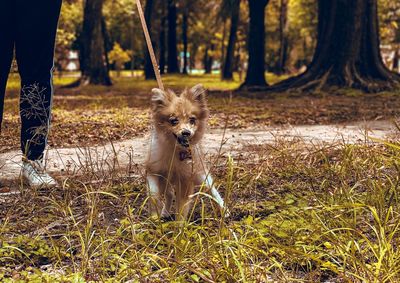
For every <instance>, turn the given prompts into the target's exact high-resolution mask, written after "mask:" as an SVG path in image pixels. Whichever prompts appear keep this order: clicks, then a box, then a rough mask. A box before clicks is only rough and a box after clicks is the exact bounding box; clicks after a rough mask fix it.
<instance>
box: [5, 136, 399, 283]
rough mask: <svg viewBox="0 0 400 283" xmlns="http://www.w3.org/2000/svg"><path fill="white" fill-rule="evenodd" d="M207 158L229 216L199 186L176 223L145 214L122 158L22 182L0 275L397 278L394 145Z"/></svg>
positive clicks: (12, 205) (286, 144)
mask: <svg viewBox="0 0 400 283" xmlns="http://www.w3.org/2000/svg"><path fill="white" fill-rule="evenodd" d="M214 157H215V158H216V156H213V158H214ZM218 160H219V161H218V162H217V163H216V164H214V166H213V175H214V176H215V177H216V179H217V183H218V187H219V189H220V191H222V192H223V194H224V195H225V199H226V201H227V204H228V207H229V208H230V210H231V213H232V216H231V217H230V218H229V219H224V218H221V217H220V215H219V213H218V210H217V209H215V210H214V205H213V204H212V203H211V202H210V200H209V199H208V198H206V197H203V198H199V199H197V203H196V209H195V211H194V213H193V217H192V219H191V221H190V222H188V223H186V224H184V225H182V223H177V222H159V221H157V220H155V219H151V218H148V217H147V213H146V210H145V206H146V193H145V191H146V188H145V186H144V185H143V184H144V179H143V177H142V175H141V174H140V171H136V170H134V171H135V172H134V174H132V171H131V170H132V169H129V170H128V168H127V169H126V170H122V171H108V170H105V171H101V172H91V171H90V168H87V170H88V171H86V172H87V174H85V176H71V177H68V176H66V177H64V178H63V179H64V182H63V186H62V188H60V189H57V190H55V191H51V192H33V191H30V190H28V189H26V188H23V189H22V188H21V193H20V194H19V195H16V196H10V197H9V198H8V199H6V200H5V202H4V203H3V204H2V206H1V219H2V220H1V226H0V227H1V228H0V266H1V267H0V277H1V280H2V281H3V282H15V281H18V280H19V282H25V281H29V282H36V281H37V282H93V281H101V282H127V281H129V280H130V281H129V282H328V281H329V282H379V283H380V282H398V281H399V280H400V274H399V272H400V270H399V269H398V266H399V261H400V251H399V245H398V244H399V242H398V238H399V233H400V229H399V225H400V224H399V223H400V217H399V212H400V207H399V194H398V184H399V177H400V167H399V165H400V147H399V145H397V144H390V143H386V144H382V145H371V144H359V145H343V144H336V145H330V146H326V147H322V146H321V147H317V146H311V145H308V144H304V143H303V142H301V141H283V140H281V141H277V142H276V144H274V145H264V146H258V147H253V148H251V149H249V150H248V152H244V153H243V155H242V156H241V158H240V159H237V160H236V159H234V158H231V157H228V158H227V159H226V158H223V157H222V156H220V157H219V159H218ZM255 160H256V161H255ZM128 171H130V173H129V172H128ZM34 280H36V281H34Z"/></svg>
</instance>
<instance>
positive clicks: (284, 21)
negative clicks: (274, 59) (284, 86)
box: [276, 0, 289, 74]
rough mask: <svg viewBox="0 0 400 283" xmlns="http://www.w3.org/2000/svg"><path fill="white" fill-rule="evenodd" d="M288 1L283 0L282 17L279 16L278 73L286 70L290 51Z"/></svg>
mask: <svg viewBox="0 0 400 283" xmlns="http://www.w3.org/2000/svg"><path fill="white" fill-rule="evenodd" d="M288 2H289V0H281V6H280V17H279V41H280V46H279V60H278V64H277V68H276V72H277V74H283V73H285V72H286V61H287V52H288V45H289V42H288V35H287V33H288V28H289V26H288Z"/></svg>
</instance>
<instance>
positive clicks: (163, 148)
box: [146, 85, 224, 219]
mask: <svg viewBox="0 0 400 283" xmlns="http://www.w3.org/2000/svg"><path fill="white" fill-rule="evenodd" d="M152 107H153V108H152V109H153V121H154V129H153V132H152V138H151V143H150V150H149V156H148V159H147V164H146V170H147V184H148V189H149V202H150V203H149V210H150V214H151V215H152V216H158V217H160V216H161V217H162V218H170V217H171V216H172V215H173V213H172V212H171V207H172V201H173V196H174V193H175V197H176V198H175V202H176V213H177V215H179V216H180V217H181V218H182V219H186V218H187V216H188V213H189V211H190V208H191V195H193V193H194V192H195V189H196V188H197V189H198V188H199V187H201V186H202V184H204V185H205V186H206V187H207V188H208V189H209V190H210V192H211V195H212V197H213V199H214V200H215V201H216V202H217V204H218V205H219V206H220V207H221V209H222V210H224V201H223V199H222V198H221V196H220V195H219V193H218V191H217V190H216V189H215V187H214V186H213V180H212V178H211V176H210V174H209V170H208V168H206V166H205V164H204V163H203V161H202V156H203V154H202V149H201V147H200V141H201V139H202V137H203V135H204V131H205V128H206V125H207V119H208V115H209V111H208V108H207V101H206V91H205V89H204V88H203V86H202V85H196V86H195V87H193V88H191V89H186V90H185V91H184V92H183V93H182V94H180V95H176V94H175V93H174V92H172V91H171V90H167V91H162V90H160V89H153V96H152Z"/></svg>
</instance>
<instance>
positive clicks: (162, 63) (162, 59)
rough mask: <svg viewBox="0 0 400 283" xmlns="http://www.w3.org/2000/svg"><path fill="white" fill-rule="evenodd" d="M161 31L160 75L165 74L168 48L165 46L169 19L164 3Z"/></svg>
mask: <svg viewBox="0 0 400 283" xmlns="http://www.w3.org/2000/svg"><path fill="white" fill-rule="evenodd" d="M161 5H162V7H161V13H162V15H161V30H160V55H159V57H160V73H161V74H164V73H165V53H166V48H165V47H166V46H165V24H166V23H167V17H166V15H165V5H164V1H163V2H162V3H161Z"/></svg>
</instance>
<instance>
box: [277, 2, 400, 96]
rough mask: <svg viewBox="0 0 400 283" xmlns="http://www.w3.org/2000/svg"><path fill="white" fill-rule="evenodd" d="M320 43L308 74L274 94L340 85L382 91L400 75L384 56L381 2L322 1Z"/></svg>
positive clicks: (283, 86) (319, 19) (278, 86)
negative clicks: (381, 37)
mask: <svg viewBox="0 0 400 283" xmlns="http://www.w3.org/2000/svg"><path fill="white" fill-rule="evenodd" d="M318 9H319V13H318V41H317V42H318V43H317V47H316V50H315V54H314V58H313V61H312V62H311V64H310V65H309V67H308V69H307V71H306V72H305V73H303V74H301V75H299V76H296V77H294V78H290V79H288V80H285V81H283V82H281V83H278V84H277V85H275V86H273V87H271V88H270V89H271V90H274V91H285V90H288V89H296V90H299V91H308V90H320V89H322V88H324V87H330V86H339V87H352V88H358V89H363V90H365V91H368V92H375V91H381V90H384V89H388V88H392V87H394V86H396V85H398V82H399V76H397V75H396V74H394V73H392V72H390V71H389V70H388V69H387V68H386V67H385V66H384V64H383V62H382V57H381V54H380V48H379V46H380V44H379V41H380V39H379V29H378V17H377V15H378V14H377V0H367V1H366V0H352V1H341V0H332V1H325V0H319V7H318Z"/></svg>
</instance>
